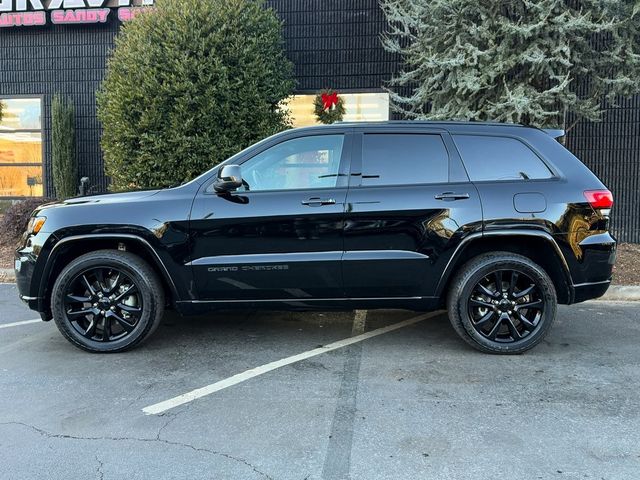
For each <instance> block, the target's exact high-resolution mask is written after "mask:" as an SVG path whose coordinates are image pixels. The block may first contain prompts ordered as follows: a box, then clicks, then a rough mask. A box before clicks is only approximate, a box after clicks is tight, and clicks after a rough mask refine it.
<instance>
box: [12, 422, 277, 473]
mask: <svg viewBox="0 0 640 480" xmlns="http://www.w3.org/2000/svg"><path fill="white" fill-rule="evenodd" d="M176 417H177V415H174V416H173V417H172V418H170V419H169V420H168V421H167V422H166V423H165V424H164V425H163V426H162V427H161V428H160V430H159V431H158V434H157V436H156V438H138V437H81V436H76V435H68V434H64V433H53V432H49V431H47V430H44V429H42V428H38V427H36V426H34V425H29V424H28V423H24V422H1V423H0V426H9V425H15V426H21V427H24V428H28V429H30V430H33V431H34V432H36V433H38V434H40V435H42V436H44V437H47V438H60V439H65V440H81V441H107V442H127V441H128V442H141V443H163V444H166V445H170V446H174V447H182V448H188V449H191V450H193V451H195V452H199V453H207V454H209V455H213V456H218V457H223V458H226V459H229V460H232V461H234V462H238V463H241V464H243V465H245V466H247V467H249V468H250V469H251V470H253V471H254V472H255V473H257V474H258V475H260V476H262V477H264V478H266V479H267V480H274V478H273V477H271V476H270V475H269V474H267V473H265V472H263V471H261V470H259V469H258V468H257V467H256V466H255V465H252V464H251V463H249V462H248V461H247V460H245V459H244V458H240V457H234V456H233V455H230V454H228V453H224V452H217V451H215V450H210V449H208V448H203V447H196V446H194V445H191V444H189V443H182V442H174V441H171V440H166V439H163V438H160V433H161V431H162V430H163V429H165V428H166V427H167V426H168V425H169V424H170V423H171V422H173V421H174V420H175V419H176ZM101 465H102V463H101Z"/></svg>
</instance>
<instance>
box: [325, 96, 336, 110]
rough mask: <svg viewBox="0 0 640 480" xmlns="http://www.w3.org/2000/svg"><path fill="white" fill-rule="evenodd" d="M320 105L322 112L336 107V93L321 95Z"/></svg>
mask: <svg viewBox="0 0 640 480" xmlns="http://www.w3.org/2000/svg"><path fill="white" fill-rule="evenodd" d="M322 105H323V107H324V110H329V109H330V108H331V107H334V106H336V105H338V92H333V93H323V94H322Z"/></svg>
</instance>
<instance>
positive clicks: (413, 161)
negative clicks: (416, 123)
mask: <svg viewBox="0 0 640 480" xmlns="http://www.w3.org/2000/svg"><path fill="white" fill-rule="evenodd" d="M448 180H449V154H448V152H447V149H446V148H445V146H444V143H443V141H442V138H441V137H440V135H423V134H395V133H382V134H365V135H364V140H363V145H362V185H363V186H370V185H406V184H420V183H446V182H447V181H448Z"/></svg>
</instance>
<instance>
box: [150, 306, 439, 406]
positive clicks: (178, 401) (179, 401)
mask: <svg viewBox="0 0 640 480" xmlns="http://www.w3.org/2000/svg"><path fill="white" fill-rule="evenodd" d="M440 313H441V312H431V313H426V314H424V315H420V316H418V317H414V318H410V319H409V320H405V321H403V322H399V323H394V324H393V325H389V326H387V327H383V328H378V329H377V330H372V331H371V332H366V333H363V334H361V335H357V336H355V337H350V338H345V339H344V340H340V341H337V342H334V343H330V344H329V345H325V346H324V347H320V348H315V349H313V350H309V351H308V352H304V353H300V354H298V355H294V356H292V357H287V358H283V359H282V360H277V361H275V362H271V363H267V364H266V365H262V366H260V367H256V368H253V369H251V370H247V371H246V372H242V373H239V374H237V375H234V376H233V377H229V378H226V379H224V380H221V381H219V382H216V383H212V384H211V385H207V386H206V387H202V388H197V389H196V390H192V391H190V392H188V393H185V394H182V395H178V396H177V397H174V398H170V399H169V400H165V401H163V402H160V403H156V404H154V405H150V406H148V407H145V408H143V409H142V411H143V412H144V413H145V414H146V415H159V414H161V413H164V412H166V411H167V410H171V409H172V408H176V407H178V406H180V405H184V404H186V403H189V402H193V401H194V400H197V399H199V398H202V397H206V396H207V395H211V394H212V393H215V392H219V391H220V390H224V389H225V388H229V387H232V386H234V385H237V384H239V383H242V382H245V381H247V380H250V379H252V378H254V377H258V376H260V375H264V374H265V373H269V372H271V371H273V370H276V369H278V368H282V367H285V366H287V365H291V364H292V363H296V362H301V361H302V360H307V359H309V358H311V357H315V356H317V355H322V354H323V353H327V352H331V351H333V350H337V349H339V348H344V347H347V346H349V345H353V344H354V343H358V342H362V341H364V340H368V339H370V338H373V337H377V336H379V335H384V334H385V333H389V332H393V331H394V330H398V329H400V328H404V327H408V326H410V325H414V324H416V323H418V322H421V321H423V320H427V319H428V318H431V317H435V316H436V315H439V314H440Z"/></svg>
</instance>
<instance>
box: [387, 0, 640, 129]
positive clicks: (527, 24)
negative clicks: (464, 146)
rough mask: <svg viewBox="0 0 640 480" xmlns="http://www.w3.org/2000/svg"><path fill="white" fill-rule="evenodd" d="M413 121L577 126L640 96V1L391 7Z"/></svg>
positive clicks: (452, 0)
mask: <svg viewBox="0 0 640 480" xmlns="http://www.w3.org/2000/svg"><path fill="white" fill-rule="evenodd" d="M381 4H382V8H383V11H384V13H385V15H386V18H387V20H388V22H389V29H388V31H387V33H386V34H385V35H384V36H383V43H384V45H385V47H386V49H387V50H389V51H390V52H393V53H395V54H399V56H400V57H401V58H402V59H403V60H404V62H405V66H404V69H403V70H402V71H401V73H400V74H399V75H397V76H396V77H395V78H394V79H392V81H391V83H390V88H391V90H392V93H391V96H392V101H393V104H394V108H395V109H396V110H397V111H399V112H402V113H403V114H404V115H406V116H407V117H409V118H416V119H432V120H443V119H447V120H454V119H459V120H494V121H505V122H517V123H525V124H530V125H535V126H539V127H558V126H564V127H565V128H566V127H567V125H566V123H567V118H568V117H569V118H578V119H579V118H586V119H589V120H599V119H600V116H601V113H602V108H603V105H604V104H603V98H604V99H606V101H608V102H614V100H615V98H616V97H618V96H629V95H632V94H635V93H637V92H639V91H640V22H639V20H640V1H638V0H495V1H478V0H381Z"/></svg>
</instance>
